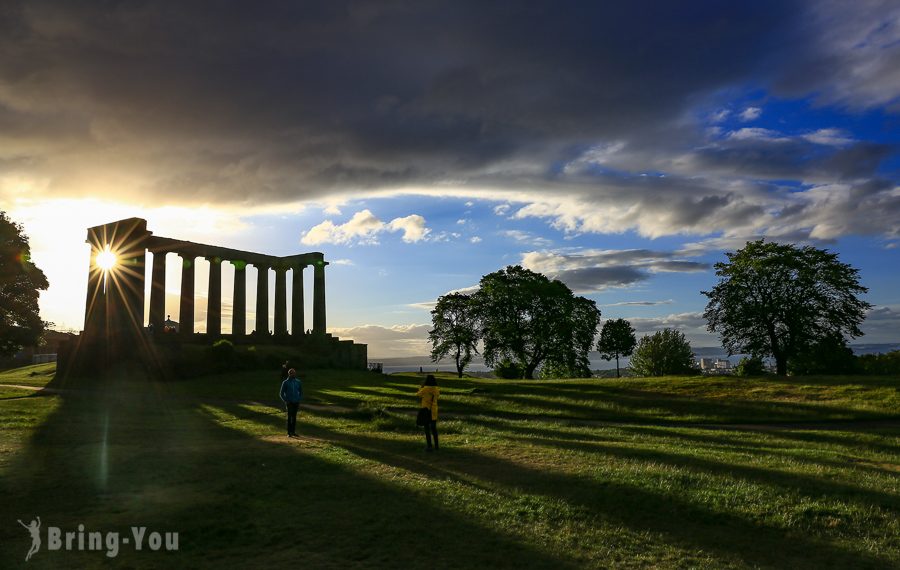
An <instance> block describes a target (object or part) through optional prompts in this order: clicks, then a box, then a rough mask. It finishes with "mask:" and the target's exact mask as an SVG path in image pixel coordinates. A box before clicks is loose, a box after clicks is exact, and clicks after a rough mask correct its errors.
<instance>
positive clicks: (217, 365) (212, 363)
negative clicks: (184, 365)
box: [204, 339, 237, 372]
mask: <svg viewBox="0 0 900 570" xmlns="http://www.w3.org/2000/svg"><path fill="white" fill-rule="evenodd" d="M204 356H205V357H206V361H207V362H208V364H209V367H210V368H211V369H212V370H213V371H215V372H225V371H227V370H232V369H234V368H235V365H236V363H237V351H236V350H235V348H234V343H232V342H231V341H230V340H226V339H221V340H217V341H216V342H214V343H213V344H212V345H211V346H208V347H206V348H205V349H204Z"/></svg>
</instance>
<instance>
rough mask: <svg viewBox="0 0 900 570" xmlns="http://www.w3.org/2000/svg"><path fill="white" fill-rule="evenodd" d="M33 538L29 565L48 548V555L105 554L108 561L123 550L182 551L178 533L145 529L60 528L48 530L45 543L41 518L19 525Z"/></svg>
mask: <svg viewBox="0 0 900 570" xmlns="http://www.w3.org/2000/svg"><path fill="white" fill-rule="evenodd" d="M18 522H19V524H20V525H22V527H24V528H25V530H27V531H28V534H29V535H30V536H31V547H30V548H29V549H28V553H27V554H26V555H25V561H26V562H28V561H29V560H31V557H32V556H34V555H35V554H37V553H38V552H39V551H40V550H41V546H42V545H45V544H46V550H48V551H60V550H64V551H69V552H71V551H88V552H103V553H104V554H105V555H106V556H107V557H108V558H115V557H116V556H118V555H119V550H120V548H121V547H123V546H127V547H130V548H133V549H134V550H135V551H152V552H159V551H164V552H173V551H177V550H178V533H177V532H170V531H164V532H159V531H148V530H147V527H145V526H133V527H131V528H130V529H129V530H130V534H129V533H124V534H121V533H119V532H117V531H100V530H90V531H89V530H85V526H84V525H83V524H79V525H78V528H77V530H74V531H65V532H64V531H63V529H61V528H60V527H58V526H47V527H45V532H44V536H43V540H42V537H41V517H35V518H34V520H32V521H31V522H30V523H28V524H25V523H24V522H22V521H21V520H19V521H18Z"/></svg>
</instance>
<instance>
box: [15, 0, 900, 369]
mask: <svg viewBox="0 0 900 570" xmlns="http://www.w3.org/2000/svg"><path fill="white" fill-rule="evenodd" d="M0 32H2V33H0V47H2V49H0V209H2V210H4V211H7V212H8V214H9V216H10V217H11V218H12V219H13V220H15V221H19V222H22V223H23V224H24V226H25V229H26V233H27V234H28V235H29V236H30V238H31V246H32V256H33V260H34V261H35V263H36V264H37V265H38V266H39V267H40V268H41V269H43V270H44V272H45V273H46V274H47V277H48V279H49V281H50V289H49V290H48V291H46V292H45V293H44V294H42V296H41V311H42V316H43V318H45V319H46V320H48V321H52V322H54V323H55V324H56V325H57V326H58V327H60V328H73V329H76V330H77V329H80V328H81V326H82V324H83V318H84V314H83V312H84V296H85V291H86V280H87V267H88V257H89V248H88V246H87V245H86V244H85V243H84V239H85V234H86V229H87V228H88V227H90V226H94V225H99V224H103V223H107V222H110V221H114V220H117V219H121V218H127V217H141V218H145V219H147V220H148V224H149V228H150V229H151V230H152V231H153V232H154V233H158V234H162V235H167V236H174V237H179V238H183V239H188V240H192V241H197V242H201V243H208V244H215V245H222V246H227V247H233V248H235V249H242V250H252V251H258V252H261V253H267V254H271V255H291V254H295V253H302V252H308V251H321V252H323V253H324V254H325V258H326V260H328V261H330V262H331V265H330V266H329V267H328V270H327V277H326V282H327V295H328V328H329V331H330V332H332V333H333V334H335V335H338V336H341V337H346V338H352V339H354V340H356V341H358V342H363V343H368V344H369V345H370V346H369V355H371V356H373V357H390V356H418V355H422V354H427V352H428V345H427V341H426V336H427V331H428V330H429V328H430V315H429V310H430V304H431V303H433V302H434V301H435V299H436V298H437V297H438V296H439V295H442V294H444V293H447V292H449V291H452V290H468V289H470V288H472V287H474V286H475V285H477V283H478V280H479V278H480V277H481V276H482V275H484V274H486V273H489V272H492V271H496V270H498V269H501V268H503V267H505V266H507V265H512V264H521V265H523V266H525V267H528V268H530V269H533V270H535V271H540V272H542V273H545V274H546V275H548V276H550V277H555V278H559V279H561V280H562V281H563V282H565V283H566V284H568V285H569V286H570V287H571V288H572V289H573V290H575V291H576V292H577V293H579V294H581V295H586V296H588V297H589V298H591V299H593V300H595V301H596V302H597V304H598V306H599V307H600V309H601V311H602V313H603V319H606V318H618V317H623V318H626V319H629V320H631V321H632V322H633V323H634V325H635V327H636V328H637V329H638V332H639V333H647V332H652V331H653V330H657V329H659V328H662V327H666V326H672V327H678V328H680V329H681V330H683V331H684V332H685V333H686V335H687V336H688V338H689V339H690V340H691V341H692V343H694V344H695V345H696V346H715V345H717V344H718V339H717V338H716V337H715V336H714V335H710V334H708V333H707V332H706V331H705V322H704V321H703V319H702V317H701V315H700V314H701V313H702V311H703V308H704V306H705V300H706V299H705V297H704V296H703V295H702V294H701V293H700V292H701V290H706V289H709V288H710V287H712V286H713V284H714V283H715V282H716V278H715V275H714V272H713V269H712V265H713V264H714V263H715V262H717V261H722V260H724V253H725V252H726V251H733V250H734V249H737V248H739V247H741V246H742V245H743V244H744V243H745V242H746V241H747V240H749V239H756V238H758V237H765V238H767V239H771V240H776V241H783V242H790V243H809V244H813V245H816V246H818V247H825V248H827V249H830V250H832V251H835V252H837V253H838V254H839V255H840V259H841V261H843V262H845V263H849V264H851V265H853V266H854V267H856V268H858V269H859V270H860V279H861V282H862V284H863V285H865V286H866V287H868V288H869V293H868V294H867V295H866V297H865V298H866V300H867V301H869V302H870V303H872V304H873V305H874V306H875V307H874V309H873V310H872V311H871V312H870V314H869V317H868V319H867V320H866V322H865V323H863V326H862V329H863V331H864V332H866V336H864V337H861V338H860V339H856V340H855V341H854V342H865V343H890V342H898V341H900V270H898V267H900V247H898V245H900V72H898V70H900V65H898V63H897V62H898V61H900V5H898V4H896V3H892V2H882V1H876V0H865V1H860V2H853V3H841V2H811V1H810V2H776V1H771V2H767V1H762V2H755V3H752V4H724V5H723V4H721V3H710V2H691V3H687V4H678V5H665V4H661V3H658V2H647V3H642V2H634V3H629V4H628V5H627V6H625V5H597V4H595V3H572V4H567V5H565V6H560V5H558V4H554V3H546V2H521V3H516V4H512V5H510V6H506V7H502V6H500V5H494V4H491V5H482V4H480V3H471V4H470V3H459V2H449V1H448V2H434V3H429V4H428V5H427V6H424V5H416V4H410V5H405V4H396V3H378V2H376V3H369V4H365V5H362V4H355V3H343V2H321V3H316V2H310V3H302V4H297V5H293V4H284V5H277V7H276V6H275V5H259V6H257V5H250V4H248V5H236V6H231V7H230V8H229V9H227V10H224V9H223V10H220V11H215V12H211V11H209V10H208V9H205V8H203V7H201V6H200V5H193V4H189V3H187V4H184V5H179V6H177V7H174V8H171V9H167V10H164V9H163V8H162V7H159V6H157V5H155V4H149V3H148V4H146V5H142V4H140V3H136V4H129V5H122V6H118V7H117V8H116V9H115V10H108V9H107V8H106V7H104V6H101V5H96V6H95V5H87V6H78V7H76V6H75V5H73V4H70V3H66V2H40V3H24V2H23V3H15V2H14V3H12V4H11V7H10V8H9V9H8V10H7V13H6V14H5V17H4V19H2V20H0ZM204 264H205V262H204V261H201V262H199V263H198V273H197V292H198V304H197V309H198V310H197V317H196V320H197V324H198V326H197V328H198V330H203V329H204V325H203V323H204V311H205V303H204V301H203V295H204V293H205V287H206V281H205V279H206V269H205V265H204ZM223 276H224V279H225V283H224V287H223V292H226V293H225V294H224V295H223V297H224V299H225V301H226V309H227V303H228V301H229V300H230V290H231V289H230V281H229V279H230V273H229V271H228V269H226V270H225V271H224V272H223ZM179 279H180V276H179V275H178V273H177V272H175V271H170V272H169V278H168V280H167V291H168V292H169V293H172V294H177V292H178V290H179ZM173 299H174V297H172V298H170V299H169V304H168V305H167V311H168V313H170V314H172V315H173V318H175V319H176V320H177V316H176V315H177V312H178V311H177V305H176V304H173V302H174V301H173ZM254 300H255V275H252V274H250V272H248V302H247V306H248V307H249V308H252V307H254ZM307 310H309V309H307ZM270 315H271V311H270ZM307 320H309V319H307ZM226 321H227V319H226ZM248 322H250V321H248ZM226 329H227V326H226Z"/></svg>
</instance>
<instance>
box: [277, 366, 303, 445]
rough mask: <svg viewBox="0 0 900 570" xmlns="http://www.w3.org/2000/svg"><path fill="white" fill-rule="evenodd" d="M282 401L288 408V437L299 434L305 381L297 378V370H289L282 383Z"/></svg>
mask: <svg viewBox="0 0 900 570" xmlns="http://www.w3.org/2000/svg"><path fill="white" fill-rule="evenodd" d="M280 395H281V401H282V402H284V407H285V408H286V409H287V432H288V437H296V436H297V410H298V409H299V408H300V400H302V399H303V383H302V382H300V379H299V378H297V371H296V370H294V369H293V368H291V369H290V370H288V377H287V378H286V379H285V380H284V382H282V383H281V394H280Z"/></svg>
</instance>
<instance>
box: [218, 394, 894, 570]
mask: <svg viewBox="0 0 900 570" xmlns="http://www.w3.org/2000/svg"><path fill="white" fill-rule="evenodd" d="M227 411H228V413H233V414H241V415H242V417H244V418H246V419H251V420H253V421H256V422H258V423H259V424H260V425H269V426H272V427H274V424H273V422H272V418H271V417H270V416H268V415H266V414H262V413H259V412H256V411H253V410H248V409H245V408H240V409H228V410H227ZM254 418H255V419H254ZM301 431H302V432H303V433H305V434H307V435H311V436H313V437H316V438H319V439H321V440H325V441H329V442H331V443H333V444H335V445H339V446H341V447H343V448H344V449H347V450H349V451H351V452H352V453H354V454H356V455H359V456H360V457H364V458H367V459H370V460H372V461H375V462H377V463H382V464H386V465H391V466H394V467H397V468H400V469H404V470H407V471H411V472H414V473H419V474H421V475H424V476H427V477H436V478H449V479H452V480H454V481H457V482H459V483H461V484H464V485H474V486H476V487H478V488H481V489H485V488H487V489H492V490H494V491H495V492H500V493H502V494H505V495H507V496H513V495H515V494H517V493H519V492H526V493H533V494H536V495H542V496H549V497H555V498H558V499H561V500H563V501H565V502H567V503H568V504H570V505H572V506H575V507H580V508H582V509H584V510H585V512H587V513H589V516H590V517H591V518H596V520H604V521H613V522H614V523H616V524H621V525H625V526H626V527H628V528H630V529H632V530H633V531H635V532H645V531H650V532H653V533H658V534H659V535H661V536H662V537H664V540H665V541H666V542H668V543H670V544H672V545H677V546H678V547H680V548H687V549H691V550H694V551H696V552H713V553H717V554H718V555H719V556H721V557H722V558H723V559H726V560H727V559H729V558H731V557H733V556H734V555H737V556H738V557H739V558H740V559H741V560H742V561H743V562H744V563H746V564H748V565H750V566H776V567H804V568H806V567H808V568H844V567H854V568H883V567H885V565H886V561H885V560H882V559H879V558H877V557H875V556H867V555H863V554H860V553H859V552H855V551H850V550H845V549H843V548H841V547H839V546H837V545H835V544H834V543H833V542H828V541H827V540H822V539H816V538H813V537H809V536H805V535H804V534H803V533H801V532H799V531H793V532H790V533H789V534H786V533H785V531H784V530H783V529H781V528H775V527H769V526H766V525H764V524H761V523H754V522H753V521H749V520H747V519H745V518H742V517H741V516H738V515H735V514H731V513H727V512H721V511H713V510H709V509H706V508H703V507H702V506H699V505H698V504H696V503H692V502H689V501H686V500H684V499H681V498H679V497H677V496H674V495H671V494H666V495H662V494H658V493H654V492H650V491H647V490H644V489H641V488H638V487H634V486H631V485H626V484H621V483H616V482H611V481H601V480H597V479H595V478H588V477H581V476H576V475H567V474H560V473H554V472H551V471H543V470H538V469H533V468H529V467H525V466H523V465H521V464H518V463H514V462H511V461H505V460H501V459H498V458H496V457H489V456H486V455H484V454H480V453H476V452H472V451H468V450H465V449H452V448H451V449H445V450H444V451H443V452H442V453H441V454H440V455H439V456H436V457H434V456H432V457H428V458H427V459H426V458H422V456H421V455H420V454H419V453H417V451H418V450H419V443H418V438H417V440H416V441H417V443H410V442H409V441H407V440H403V439H401V440H396V439H384V438H379V437H372V436H368V435H364V434H356V433H346V432H339V431H335V430H332V429H329V428H326V427H322V426H318V425H311V424H305V425H304V426H303V428H302V430H301ZM529 441H530V442H532V443H535V442H534V440H529ZM538 443H541V442H538ZM545 443H546V445H548V446H551V447H553V446H559V447H572V448H575V449H582V448H583V447H585V448H587V446H581V445H579V444H577V443H575V442H559V441H555V442H551V441H549V440H547V441H546V442H545ZM588 449H590V450H591V451H593V452H596V453H600V454H609V455H619V456H621V457H623V458H625V459H636V460H642V461H643V460H652V461H665V462H669V463H671V464H677V465H679V466H684V467H691V468H695V467H696V468H697V470H698V471H705V472H709V473H715V474H719V475H724V476H729V475H735V476H738V477H746V478H750V479H756V480H758V481H760V482H764V483H768V484H774V485H782V486H785V487H786V488H792V487H797V486H802V487H806V488H809V486H810V485H818V486H817V487H815V488H814V491H813V492H815V493H819V492H821V493H823V494H827V493H831V492H836V493H839V494H842V495H843V496H847V497H849V498H854V497H858V498H861V499H863V500H866V501H874V502H877V503H879V504H882V505H893V504H895V503H896V500H894V499H893V498H891V497H887V496H886V495H884V494H881V493H874V492H866V491H864V490H859V489H856V488H851V487H848V486H842V485H828V484H824V483H822V482H819V481H810V480H808V478H805V477H801V476H793V475H791V474H782V473H777V472H772V471H769V470H765V469H753V468H744V469H741V468H738V467H735V466H732V465H720V464H717V463H715V462H712V461H704V460H697V462H696V464H695V463H694V460H693V459H691V458H687V457H682V456H678V455H673V454H664V453H659V454H655V453H641V452H630V451H629V450H623V449H621V448H615V447H613V446H605V447H599V448H598V447H597V446H590V447H589V448H588Z"/></svg>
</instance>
